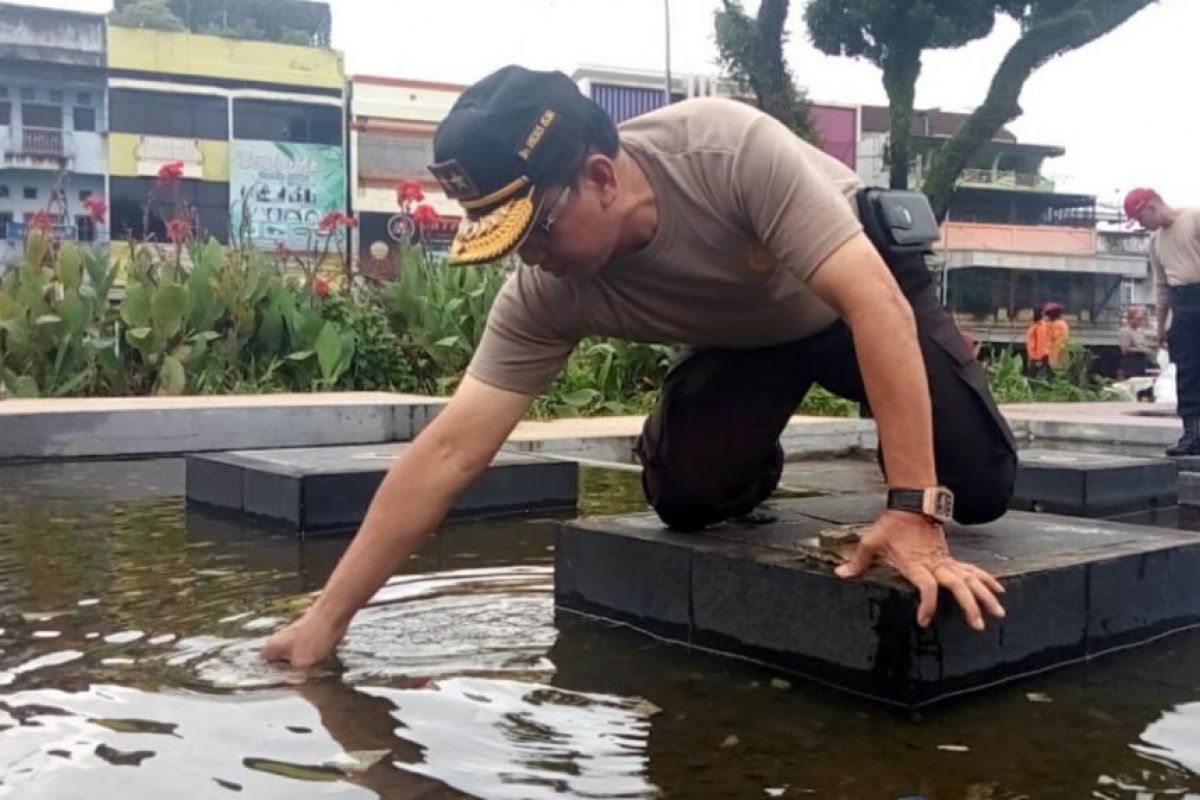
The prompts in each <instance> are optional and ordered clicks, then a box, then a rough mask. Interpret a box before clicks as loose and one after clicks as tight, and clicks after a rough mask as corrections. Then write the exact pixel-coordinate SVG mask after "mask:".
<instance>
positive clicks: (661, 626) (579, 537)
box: [554, 520, 691, 641]
mask: <svg viewBox="0 0 1200 800" xmlns="http://www.w3.org/2000/svg"><path fill="white" fill-rule="evenodd" d="M637 524H638V520H630V525H629V527H628V528H626V529H625V530H623V532H622V535H620V536H607V535H595V534H593V532H591V531H590V530H587V529H585V528H575V527H572V526H563V527H561V528H560V529H559V532H558V538H557V540H556V543H555V546H554V564H555V596H556V597H557V598H558V602H559V603H560V604H562V605H565V606H567V607H569V608H571V609H572V610H574V611H580V612H583V613H590V614H596V615H598V616H602V617H605V618H607V619H613V620H617V621H619V622H624V623H628V624H631V625H634V626H635V627H638V628H640V629H642V630H645V631H649V632H651V633H654V634H657V635H660V636H665V637H667V638H670V639H675V640H684V641H686V640H687V639H688V635H689V620H690V618H691V610H690V609H689V607H688V604H689V602H690V600H689V585H690V575H689V572H690V561H691V552H690V550H689V545H690V542H689V541H688V539H687V537H685V536H683V535H680V534H671V533H666V532H657V531H655V532H654V534H653V535H651V536H646V537H644V536H641V535H639V529H638V528H637V527H636V526H637Z"/></svg>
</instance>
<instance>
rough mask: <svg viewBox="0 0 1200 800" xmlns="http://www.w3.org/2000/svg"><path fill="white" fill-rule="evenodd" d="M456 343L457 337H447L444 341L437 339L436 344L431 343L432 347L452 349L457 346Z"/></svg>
mask: <svg viewBox="0 0 1200 800" xmlns="http://www.w3.org/2000/svg"><path fill="white" fill-rule="evenodd" d="M458 341H459V337H457V336H447V337H446V338H445V339H438V340H437V341H436V342H434V343H433V346H434V347H454V345H456V344H458Z"/></svg>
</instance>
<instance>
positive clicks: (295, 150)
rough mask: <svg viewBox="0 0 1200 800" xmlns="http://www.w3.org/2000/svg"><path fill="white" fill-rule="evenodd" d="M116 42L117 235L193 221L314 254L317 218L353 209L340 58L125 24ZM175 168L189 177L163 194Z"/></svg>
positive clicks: (153, 232) (134, 235) (223, 235)
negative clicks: (162, 179) (167, 171)
mask: <svg viewBox="0 0 1200 800" xmlns="http://www.w3.org/2000/svg"><path fill="white" fill-rule="evenodd" d="M108 37H109V48H108V71H109V106H110V114H109V117H110V129H111V131H110V134H109V165H110V173H111V178H110V206H111V210H112V217H111V229H112V235H113V238H114V239H115V238H121V239H126V238H130V239H134V240H141V239H144V238H147V237H150V238H157V239H159V240H162V239H163V238H164V237H165V228H166V223H167V221H168V220H169V219H171V218H172V217H173V216H175V215H177V214H180V213H188V214H194V219H195V221H196V223H197V225H198V228H199V230H198V231H197V233H198V234H199V235H202V236H205V235H207V236H213V237H215V238H216V239H217V240H219V241H221V242H222V243H230V242H249V243H252V244H253V245H254V246H256V247H259V248H262V249H276V248H286V249H288V250H291V251H297V252H307V251H311V250H314V249H316V248H317V236H318V230H317V227H318V223H319V222H320V220H321V219H322V218H323V217H324V216H325V215H326V214H328V213H330V212H332V211H343V210H345V208H346V203H347V183H348V181H347V163H346V143H345V130H346V112H345V109H346V100H345V94H346V93H345V76H344V70H343V67H342V58H341V55H340V54H339V53H337V52H336V51H334V50H330V49H327V48H319V47H303V46H297V45H286V44H276V43H273V42H259V41H247V40H239V39H227V38H222V37H217V36H205V35H197V34H192V33H175V32H167V31H154V30H146V29H134V28H122V27H117V26H110V28H109V33H108ZM176 162H178V163H180V164H182V166H183V173H182V178H181V180H180V181H179V182H178V184H176V185H175V186H173V187H169V188H164V187H161V186H158V185H157V184H156V176H157V175H158V172H159V170H160V169H162V167H163V166H164V165H167V164H172V163H176ZM185 209H187V211H186V212H185ZM192 210H194V212H193V211H192Z"/></svg>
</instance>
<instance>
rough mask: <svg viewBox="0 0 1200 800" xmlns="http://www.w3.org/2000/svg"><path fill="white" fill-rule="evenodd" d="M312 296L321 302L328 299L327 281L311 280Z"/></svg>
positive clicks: (321, 279) (322, 279) (320, 279)
mask: <svg viewBox="0 0 1200 800" xmlns="http://www.w3.org/2000/svg"><path fill="white" fill-rule="evenodd" d="M313 294H315V295H316V296H317V297H320V298H321V299H322V300H324V299H325V298H326V297H329V281H327V280H325V279H324V278H313Z"/></svg>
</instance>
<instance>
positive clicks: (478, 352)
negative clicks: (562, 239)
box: [467, 268, 579, 397]
mask: <svg viewBox="0 0 1200 800" xmlns="http://www.w3.org/2000/svg"><path fill="white" fill-rule="evenodd" d="M536 284H537V281H536V280H535V279H534V278H533V276H531V275H529V274H528V270H527V269H526V268H520V269H518V270H517V271H516V272H515V273H513V274H512V275H511V276H509V278H508V280H507V281H505V283H504V286H503V287H501V289H500V293H499V294H498V295H497V296H496V301H495V303H493V304H492V308H491V311H490V312H489V313H488V319H487V325H486V326H485V327H484V331H483V336H482V338H481V339H480V341H479V347H477V348H476V349H475V353H474V355H473V356H472V358H471V363H470V365H469V366H468V367H467V374H468V375H470V376H471V377H472V378H475V379H476V380H479V381H482V382H483V383H486V384H488V385H489V386H494V387H496V388H497V389H504V390H505V391H509V392H516V393H518V394H524V395H529V396H531V397H532V396H536V395H539V394H541V393H542V392H544V391H546V389H547V388H548V387H549V386H550V383H551V382H552V381H553V380H554V378H555V376H556V375H558V373H559V371H560V370H561V369H562V368H563V365H564V364H565V363H566V361H567V358H568V357H569V356H570V355H571V351H572V350H573V349H575V345H576V344H577V343H578V341H579V338H578V337H576V336H573V335H570V334H566V333H564V332H562V331H561V330H560V329H559V328H560V326H559V325H558V324H556V320H554V318H553V316H554V315H553V306H552V305H551V300H552V298H549V297H547V292H546V291H544V290H542V289H541V288H540V287H538V286H537V285H536Z"/></svg>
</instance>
